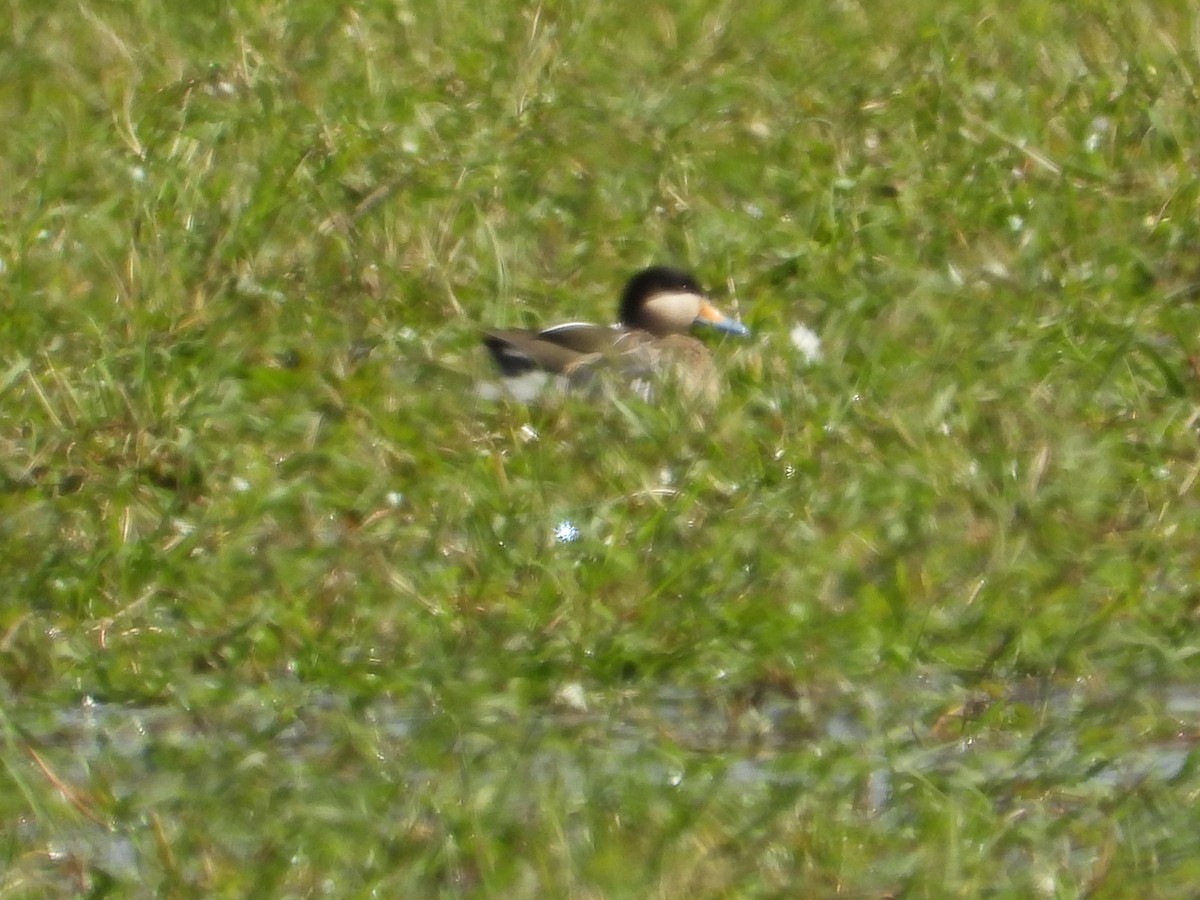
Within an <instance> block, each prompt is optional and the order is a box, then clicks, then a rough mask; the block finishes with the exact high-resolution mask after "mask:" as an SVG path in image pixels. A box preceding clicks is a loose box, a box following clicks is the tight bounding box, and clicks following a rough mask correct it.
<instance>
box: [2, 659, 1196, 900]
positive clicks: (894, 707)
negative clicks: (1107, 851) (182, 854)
mask: <svg viewBox="0 0 1200 900" xmlns="http://www.w3.org/2000/svg"><path fill="white" fill-rule="evenodd" d="M1127 699H1128V698H1124V697H1120V696H1114V695H1111V694H1109V693H1108V692H1107V691H1106V690H1105V689H1104V688H1103V687H1100V686H1097V685H1095V684H1091V683H1088V682H1077V683H1069V684H1054V683H1046V682H1035V681H1022V682H1016V683H1012V684H994V685H991V686H989V687H988V689H987V690H986V691H982V692H974V693H972V692H965V691H962V690H959V689H956V687H955V685H954V684H953V682H952V681H950V680H948V679H920V678H918V679H913V680H911V682H909V683H908V684H905V685H902V686H901V688H900V689H895V688H893V689H892V690H884V689H881V688H874V687H868V688H862V687H860V686H859V687H856V686H851V685H848V684H843V685H834V686H827V687H824V688H822V689H819V690H817V689H810V690H795V691H793V690H788V691H765V692H763V693H762V695H761V696H756V697H753V698H751V700H747V699H736V698H730V697H726V696H722V695H716V696H711V695H702V694H700V693H698V692H694V691H687V690H679V689H671V690H662V691H658V692H656V693H654V694H652V695H647V694H646V693H644V692H636V691H624V692H615V693H612V692H603V693H601V692H592V693H588V692H587V691H586V690H585V689H584V688H583V687H582V686H581V685H576V684H572V685H567V686H565V689H563V690H560V691H559V692H558V697H557V698H556V699H555V700H554V701H552V702H550V703H548V704H547V705H546V706H545V707H544V708H521V706H520V705H519V704H513V703H511V702H509V701H507V700H496V701H495V702H492V701H490V700H487V699H485V700H482V701H481V702H480V703H478V705H477V708H476V709H474V710H470V711H467V712H466V713H465V714H458V713H456V714H455V715H453V716H451V715H450V714H448V713H447V712H445V711H443V710H439V709H436V708H431V707H430V706H429V705H428V704H427V703H423V704H422V707H421V708H416V707H415V706H414V705H406V704H405V703H404V702H402V701H398V700H392V699H389V700H377V701H375V702H373V703H370V704H368V705H366V706H365V707H362V708H358V709H351V708H350V707H349V706H348V705H347V704H346V703H345V702H344V701H343V700H342V699H341V698H339V697H336V696H334V695H331V694H320V693H317V694H310V695H307V696H301V697H293V698H292V701H291V702H289V703H286V704H284V703H281V702H280V701H279V700H278V697H276V698H275V699H273V700H265V701H263V702H256V701H255V700H254V698H253V697H248V698H246V699H244V700H242V701H239V702H238V703H236V704H233V705H231V706H230V707H228V708H226V709H223V710H222V711H221V712H220V713H219V715H217V716H198V715H196V714H195V713H189V712H186V711H182V710H179V709H175V708H170V707H153V708H129V707H124V706H120V705H115V704H106V703H99V702H87V703H84V704H83V705H81V706H79V707H76V708H70V709H59V710H55V711H51V712H50V713H49V714H46V715H42V716H29V717H27V719H28V720H27V721H24V722H22V723H21V729H22V732H23V734H25V735H28V736H29V738H30V739H31V746H33V747H35V748H36V749H35V752H36V754H37V756H36V759H35V761H37V762H38V763H39V765H32V764H31V766H30V767H29V769H28V770H27V771H26V773H25V777H26V778H29V779H35V778H39V777H42V776H45V777H48V778H49V777H51V776H50V775H49V774H47V773H53V775H52V777H53V779H55V780H57V781H60V782H61V783H62V784H64V785H68V786H70V787H71V788H73V789H74V790H76V791H79V792H80V796H84V797H86V796H87V795H88V793H89V792H90V791H98V792H101V793H109V794H111V796H112V797H114V798H116V801H117V806H118V807H127V808H128V809H129V810H130V812H131V814H132V819H129V820H125V821H115V820H113V821H104V820H101V819H99V818H97V819H96V820H95V821H84V822H81V823H80V824H79V825H78V826H77V827H74V828H67V829H63V828H61V827H59V828H55V829H54V830H53V832H52V833H51V832H47V831H46V830H45V829H44V827H43V824H42V823H41V822H39V821H38V820H37V819H35V818H33V817H27V818H26V819H25V820H23V821H22V822H21V823H20V825H19V828H18V835H19V840H20V841H21V842H22V843H24V844H27V845H29V846H31V847H36V848H41V850H42V851H43V852H44V853H45V855H46V858H47V862H48V864H50V865H55V864H59V863H61V864H62V865H63V867H64V868H65V867H66V865H67V864H66V862H64V861H71V860H73V861H74V864H75V866H76V867H78V866H79V864H80V861H82V862H83V864H84V867H85V868H87V869H99V870H102V871H103V872H105V873H107V875H108V876H111V877H112V878H115V879H119V880H131V881H132V880H138V879H139V878H140V877H142V874H143V873H142V868H143V866H144V865H145V863H144V861H143V859H142V857H143V856H144V855H145V853H146V850H145V844H144V841H143V843H142V845H141V849H139V844H138V843H137V841H136V840H135V836H136V835H137V833H138V832H139V830H141V831H144V830H145V827H146V816H148V815H150V816H153V815H156V814H155V813H153V810H155V809H156V808H157V807H158V806H159V805H160V804H162V805H163V808H164V809H165V810H170V809H176V810H178V808H179V807H180V806H181V805H182V807H183V808H184V809H186V807H187V805H188V802H189V801H188V798H189V792H192V791H201V792H204V791H214V790H217V791H220V790H224V789H226V788H225V785H226V782H225V781H223V780H222V779H223V778H224V777H225V776H226V775H228V774H229V773H230V772H234V773H236V772H238V771H245V772H251V773H252V772H253V771H255V770H261V771H263V772H265V773H267V776H266V777H268V778H270V779H277V780H278V781H279V782H280V783H291V782H292V781H294V782H296V783H299V784H309V785H311V786H312V788H311V789H312V790H313V791H314V795H315V797H316V799H318V800H319V801H320V802H321V803H336V802H337V795H336V794H334V795H332V798H331V797H327V796H325V795H323V794H321V793H320V785H321V782H322V779H324V778H330V779H338V780H341V781H342V782H344V780H345V779H346V778H347V777H350V776H347V775H345V774H344V773H345V770H346V769H347V766H348V765H349V766H350V768H351V769H357V770H361V771H362V772H363V773H365V774H364V777H365V778H367V779H368V789H369V779H370V778H372V777H376V776H374V775H372V774H371V772H370V770H371V767H372V766H376V767H378V769H379V771H380V772H384V773H385V774H386V779H387V781H388V782H389V783H391V782H395V781H397V780H399V781H402V782H403V783H405V784H406V785H407V786H408V790H409V791H410V792H411V793H413V794H414V795H422V794H430V795H433V794H436V793H438V791H439V790H443V789H444V782H446V781H447V779H452V778H453V777H454V776H452V775H450V774H449V772H450V770H448V769H447V768H446V767H445V766H444V765H442V761H443V760H445V759H451V760H454V761H456V762H455V764H456V766H457V768H458V770H461V771H467V772H469V773H470V781H471V782H472V783H473V784H474V785H476V786H478V787H479V789H481V790H485V791H487V790H490V791H493V792H497V791H498V792H499V793H500V794H501V795H507V796H509V800H508V801H507V802H509V803H510V805H511V806H512V807H513V808H514V810H517V811H516V812H514V813H513V815H514V816H516V817H518V818H519V817H520V816H521V815H523V814H525V815H527V814H529V813H528V809H527V807H528V805H529V804H530V803H531V802H533V801H532V800H531V798H536V797H538V796H541V795H543V794H544V793H545V792H546V790H547V789H548V788H547V786H549V785H552V786H553V788H554V790H555V791H556V792H557V793H555V794H553V796H555V797H557V798H559V799H560V800H562V802H566V803H568V804H569V805H570V806H571V807H583V806H586V805H587V804H589V803H590V802H593V801H594V799H595V798H596V797H597V796H598V795H603V796H607V795H608V794H610V793H612V791H613V790H615V791H616V796H618V797H621V796H626V795H625V794H624V793H623V792H625V791H632V792H633V793H634V794H636V793H637V792H638V791H639V790H645V789H647V788H653V789H655V790H671V791H677V792H681V796H683V795H685V794H686V795H695V796H700V795H713V796H718V795H728V796H729V797H735V798H740V802H744V803H754V802H758V801H756V799H755V798H760V800H762V798H770V797H772V796H777V795H779V794H780V792H782V793H783V794H784V795H791V794H802V793H803V792H805V791H813V790H839V791H845V792H846V795H847V796H850V797H853V798H854V804H855V808H856V809H857V810H858V814H859V815H862V816H866V817H868V818H876V819H881V818H882V819H888V818H889V817H892V816H895V815H899V816H901V819H900V821H902V820H903V816H904V815H905V813H904V809H903V800H902V799H901V798H900V797H899V796H898V794H897V786H898V784H909V783H911V782H912V781H913V779H918V780H922V781H924V780H932V781H935V782H940V783H946V784H959V783H962V784H966V785H973V786H979V785H984V786H988V787H989V790H990V791H993V792H994V793H996V794H998V795H1000V796H1001V798H1002V799H1001V802H1012V803H1020V802H1021V800H1020V797H1021V796H1022V791H1023V790H1024V788H1023V787H1022V786H1023V785H1038V784H1052V785H1055V786H1057V788H1058V789H1059V790H1063V789H1064V788H1065V789H1067V792H1068V796H1069V797H1073V798H1076V800H1077V802H1079V803H1088V802H1091V800H1094V799H1095V798H1096V797H1102V796H1105V795H1109V794H1111V793H1112V792H1113V791H1116V790H1122V789H1126V788H1129V787H1132V786H1135V785H1139V784H1144V783H1147V782H1153V783H1159V784H1165V785H1169V784H1170V782H1171V781H1172V780H1173V779H1176V778H1178V777H1179V776H1180V775H1181V773H1183V772H1184V771H1185V768H1186V767H1187V766H1188V763H1189V760H1190V759H1191V758H1192V754H1193V752H1194V751H1195V747H1196V743H1197V737H1198V736H1200V689H1198V688H1197V687H1195V686H1193V685H1187V684H1168V685H1160V686H1158V687H1155V688H1147V689H1144V690H1142V691H1140V692H1139V694H1138V697H1137V705H1138V708H1141V709H1145V710H1147V711H1148V712H1147V715H1146V717H1145V719H1144V720H1142V721H1139V722H1136V723H1132V724H1131V725H1130V729H1129V730H1130V733H1129V734H1126V735H1123V736H1121V739H1120V740H1112V733H1113V732H1114V731H1119V730H1120V723H1118V725H1117V726H1116V727H1115V728H1114V726H1113V724H1112V723H1111V722H1108V721H1107V716H1108V715H1109V708H1110V707H1111V706H1112V704H1114V703H1121V702H1124V701H1125V700H1127ZM1098 734H1099V735H1101V737H1100V738H1099V739H1097V735H1098ZM1138 735H1143V736H1142V737H1138ZM348 748H349V749H348ZM30 755H31V757H32V756H33V754H30ZM348 759H349V761H350V762H349V763H348V762H347V760H348ZM42 764H44V766H45V769H40V768H39V766H40V765H42ZM39 771H40V772H41V774H39ZM97 782H99V783H100V787H99V788H97V787H96V785H97ZM214 785H216V787H214ZM489 786H490V787H489ZM614 786H615V787H614ZM639 786H641V787H640V788H639ZM234 793H236V791H235V792H234ZM763 802H773V801H763ZM522 810H524V812H522ZM170 814H171V813H170V812H169V811H164V812H163V815H164V816H169V815H170ZM155 821H156V827H158V825H157V820H155Z"/></svg>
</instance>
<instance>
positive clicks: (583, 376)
mask: <svg viewBox="0 0 1200 900" xmlns="http://www.w3.org/2000/svg"><path fill="white" fill-rule="evenodd" d="M693 328H696V329H707V330H711V331H715V332H718V333H721V334H728V335H734V336H737V337H746V336H748V335H749V334H750V329H748V328H747V327H746V326H745V325H743V324H742V323H741V322H740V321H738V320H737V319H733V318H731V317H729V316H727V315H725V313H723V312H721V311H720V310H719V309H717V307H716V306H714V305H713V303H712V301H711V300H709V299H708V296H707V294H706V292H705V291H704V289H703V288H702V287H701V286H700V283H699V282H698V281H697V280H696V278H695V276H694V275H692V273H690V272H688V271H686V270H684V269H680V268H675V267H673V266H665V265H655V266H650V267H649V268H645V269H642V270H641V271H639V272H637V273H635V274H634V275H633V276H632V277H631V278H630V279H629V280H628V281H627V282H626V284H625V288H624V290H623V292H622V294H621V302H620V307H619V309H618V317H617V324H616V325H615V326H612V327H607V326H604V325H595V324H592V323H590V322H567V323H564V324H561V325H553V326H551V327H548V328H542V329H535V328H489V329H486V330H484V332H483V344H484V346H485V347H486V348H487V350H488V352H489V353H490V354H491V357H492V359H493V361H494V362H495V363H496V366H497V368H499V370H500V374H501V375H502V376H503V379H504V384H505V387H506V388H507V393H509V394H510V395H511V396H515V397H517V398H518V399H529V397H530V395H531V394H533V393H536V391H538V390H540V389H541V388H542V387H543V386H544V384H545V382H546V381H547V380H549V379H554V378H555V376H557V378H556V379H555V380H557V381H559V382H560V383H563V382H565V383H566V385H567V386H577V385H581V384H590V383H592V381H593V380H594V378H595V376H596V374H597V373H598V372H600V371H601V370H604V369H613V370H616V371H617V372H619V373H620V374H622V375H623V376H624V377H625V378H626V379H629V380H633V381H635V382H636V383H639V384H641V385H645V384H647V383H648V382H649V381H650V380H652V379H654V378H655V377H657V376H658V375H659V374H660V373H662V372H664V371H669V372H670V373H671V374H673V375H674V376H676V377H677V380H678V381H679V382H680V383H681V384H682V385H683V387H684V389H685V392H687V393H689V394H703V395H707V396H710V397H711V396H712V395H713V394H714V393H715V391H716V383H717V380H716V369H715V367H714V365H713V362H712V357H711V355H710V354H709V352H708V348H707V347H706V346H705V345H704V344H703V343H702V342H701V341H699V340H698V339H696V338H695V337H693V336H692V335H691V334H690V333H689V332H691V331H692V329H693Z"/></svg>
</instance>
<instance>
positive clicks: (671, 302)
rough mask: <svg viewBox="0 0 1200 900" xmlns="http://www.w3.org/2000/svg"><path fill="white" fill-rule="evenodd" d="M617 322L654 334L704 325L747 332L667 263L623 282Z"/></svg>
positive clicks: (686, 275) (692, 280) (689, 278)
mask: <svg viewBox="0 0 1200 900" xmlns="http://www.w3.org/2000/svg"><path fill="white" fill-rule="evenodd" d="M620 322H621V324H622V325H624V326H625V327H626V328H633V329H638V330H641V331H647V332H649V333H650V334H652V335H654V336H655V337H665V336H667V335H670V334H683V333H684V332H686V331H687V330H688V329H690V328H691V327H692V326H693V325H707V326H711V327H712V328H715V329H716V330H718V331H724V332H726V333H727V334H737V335H743V336H744V335H747V334H749V333H750V331H749V329H747V328H746V326H744V325H742V323H741V322H738V321H736V320H734V319H731V318H729V317H728V316H726V315H725V314H724V313H721V312H720V311H719V310H717V309H716V308H715V307H714V306H713V305H712V303H710V302H709V300H708V298H707V296H706V295H705V293H704V289H703V288H702V287H700V283H699V282H698V281H697V280H696V279H695V277H694V276H693V275H692V274H691V273H689V272H686V271H684V270H683V269H676V268H673V267H671V266H651V267H650V268H648V269H642V271H640V272H638V273H637V274H636V275H634V276H633V277H632V278H630V279H629V281H628V282H627V283H626V285H625V292H624V294H622V295H621V311H620Z"/></svg>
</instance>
